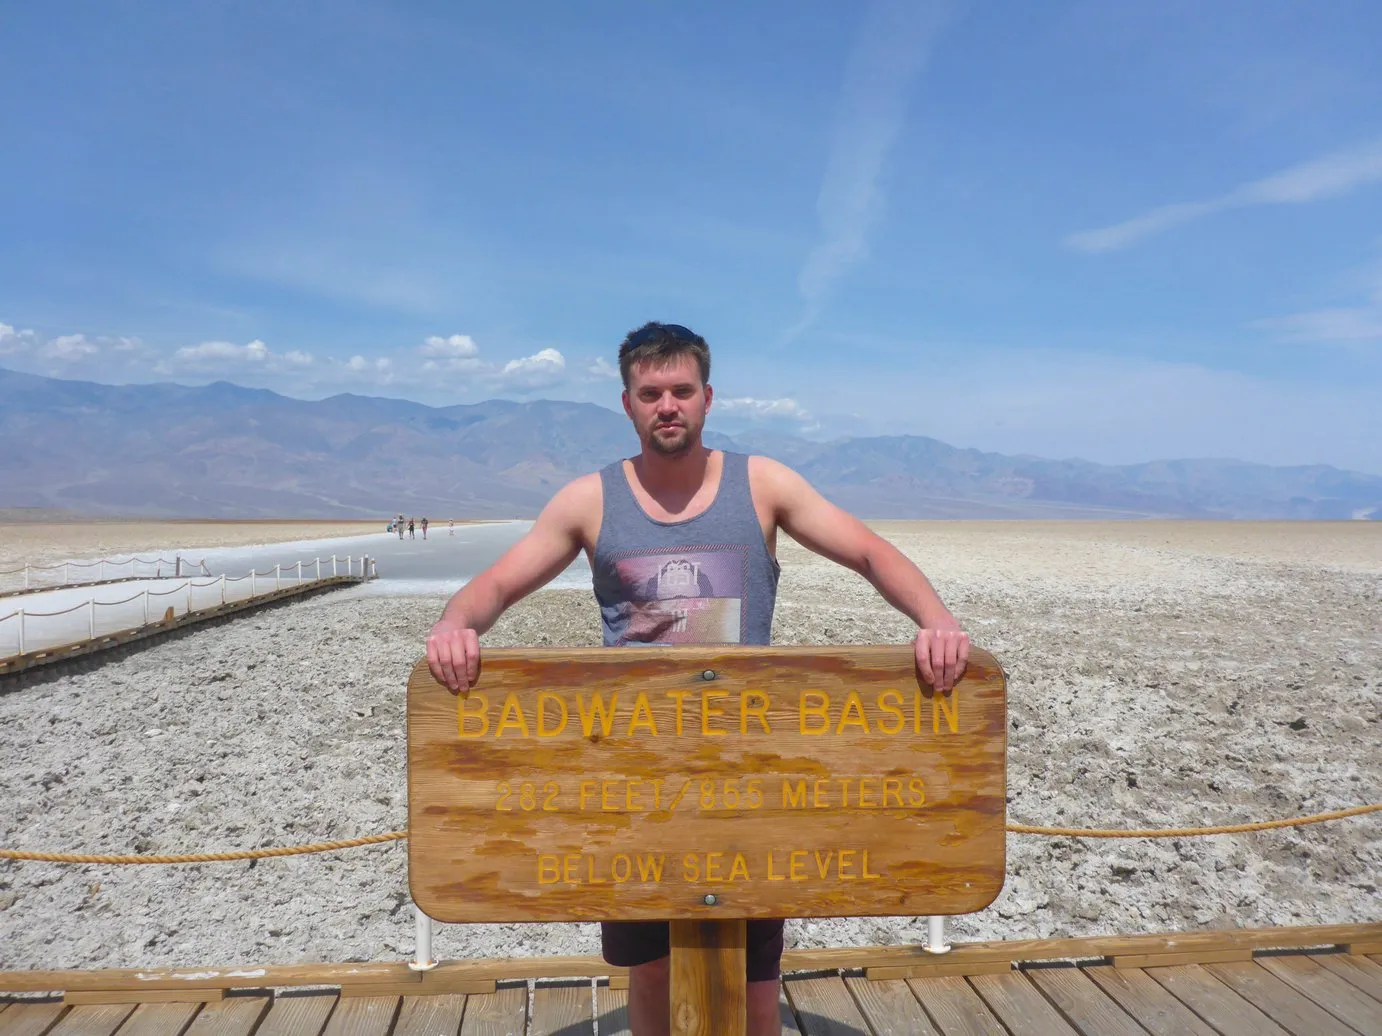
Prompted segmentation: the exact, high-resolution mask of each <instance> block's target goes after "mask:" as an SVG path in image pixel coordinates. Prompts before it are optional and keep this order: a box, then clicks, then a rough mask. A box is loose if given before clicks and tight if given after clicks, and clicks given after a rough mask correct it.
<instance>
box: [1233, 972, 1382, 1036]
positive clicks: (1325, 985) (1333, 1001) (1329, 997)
mask: <svg viewBox="0 0 1382 1036" xmlns="http://www.w3.org/2000/svg"><path fill="white" fill-rule="evenodd" d="M1257 963H1258V964H1260V965H1262V967H1264V968H1266V969H1267V970H1268V971H1270V972H1271V973H1272V974H1273V975H1275V976H1276V977H1277V978H1279V979H1281V980H1282V981H1283V982H1285V983H1286V984H1287V985H1288V986H1290V987H1291V988H1293V989H1295V990H1296V991H1297V992H1298V993H1303V994H1304V995H1305V996H1307V997H1309V998H1310V999H1311V1000H1313V1001H1315V1003H1317V1004H1319V1005H1320V1006H1321V1007H1323V1008H1324V1009H1325V1010H1326V1011H1328V1012H1329V1013H1330V1014H1332V1015H1334V1017H1336V1018H1340V1019H1342V1020H1343V1021H1345V1022H1347V1023H1348V1024H1349V1025H1351V1026H1353V1027H1354V1028H1355V1029H1357V1030H1358V1031H1359V1032H1360V1033H1363V1034H1364V1036H1382V1004H1379V1003H1378V1002H1377V1001H1376V1000H1374V999H1373V998H1372V997H1370V996H1368V995H1367V994H1366V993H1364V992H1362V991H1361V990H1359V989H1358V988H1357V987H1356V986H1353V985H1351V984H1350V983H1348V982H1345V981H1344V980H1343V979H1341V978H1340V977H1339V976H1338V975H1335V974H1334V973H1333V972H1331V971H1327V970H1326V969H1324V968H1322V967H1320V966H1319V965H1318V964H1316V963H1315V962H1314V961H1313V960H1311V959H1310V958H1309V957H1305V956H1291V957H1259V958H1258V959H1257Z"/></svg>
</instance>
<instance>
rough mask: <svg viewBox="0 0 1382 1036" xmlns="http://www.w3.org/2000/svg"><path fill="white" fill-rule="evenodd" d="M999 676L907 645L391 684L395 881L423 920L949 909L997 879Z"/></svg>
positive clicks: (423, 672) (508, 657)
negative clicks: (930, 664) (398, 806)
mask: <svg viewBox="0 0 1382 1036" xmlns="http://www.w3.org/2000/svg"><path fill="white" fill-rule="evenodd" d="M1006 727H1007V719H1006V702H1005V684H1004V678H1003V673H1002V670H1001V669H1000V667H999V666H998V664H997V662H996V661H995V660H994V659H993V657H992V656H991V655H989V654H988V653H987V652H984V651H981V650H977V649H976V650H975V651H974V652H973V654H972V655H971V657H970V662H969V668H968V670H967V671H966V673H965V676H964V679H963V680H962V681H961V682H960V684H959V685H958V686H957V687H956V688H955V689H954V690H953V691H951V692H950V693H949V694H945V695H942V694H937V693H935V692H933V691H932V690H931V689H930V688H929V687H927V686H924V685H922V684H921V683H920V682H919V678H918V676H917V672H916V667H915V663H914V660H913V653H912V648H911V647H910V646H909V645H903V646H895V647H894V646H888V647H839V648H767V647H719V646H708V647H705V648H687V647H679V648H621V649H603V648H595V649H570V650H567V649H550V648H548V649H533V650H525V651H517V650H493V651H489V652H487V653H486V654H485V655H484V659H483V670H482V672H481V676H480V679H479V681H478V682H477V684H476V686H475V687H473V688H472V689H471V690H470V692H469V693H468V694H467V695H466V696H464V697H458V696H457V695H453V694H451V693H450V692H449V691H448V690H447V689H446V688H445V687H442V686H441V685H440V684H438V683H436V682H435V681H434V680H433V679H432V677H431V674H430V673H429V672H428V670H427V665H426V663H425V662H422V663H419V664H418V666H417V667H416V668H415V669H414V671H413V674H412V678H411V680H410V681H409V685H408V786H409V790H408V814H409V848H408V851H409V873H410V882H411V885H412V893H413V899H414V901H415V902H416V903H417V904H418V905H419V906H420V907H421V908H422V909H423V911H424V912H426V913H427V914H428V915H430V916H431V917H433V918H435V919H437V920H439V921H453V922H478V921H569V920H580V921H593V920H640V919H685V918H702V919H713V918H740V917H747V918H754V917H829V916H854V915H875V914H902V915H919V914H958V913H968V912H971V911H974V910H979V909H982V908H983V907H985V906H987V905H988V904H989V903H990V902H992V901H993V899H994V898H995V897H996V896H997V895H998V892H999V891H1000V889H1001V888H1002V885H1003V873H1004V822H1005V819H1006V814H1005V771H1004V764H1005V754H1006Z"/></svg>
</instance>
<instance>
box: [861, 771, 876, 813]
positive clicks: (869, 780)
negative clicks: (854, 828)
mask: <svg viewBox="0 0 1382 1036" xmlns="http://www.w3.org/2000/svg"><path fill="white" fill-rule="evenodd" d="M877 779H878V778H876V777H860V778H859V808H860V809H873V808H875V807H876V806H877V805H878V803H877V802H876V801H874V798H873V791H872V789H871V787H870V785H872V784H873V782H874V781H876V780H877Z"/></svg>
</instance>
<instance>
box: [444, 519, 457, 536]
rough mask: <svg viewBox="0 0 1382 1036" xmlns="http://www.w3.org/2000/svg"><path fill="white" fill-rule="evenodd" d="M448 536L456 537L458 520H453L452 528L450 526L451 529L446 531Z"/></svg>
mask: <svg viewBox="0 0 1382 1036" xmlns="http://www.w3.org/2000/svg"><path fill="white" fill-rule="evenodd" d="M446 535H448V536H454V535H456V519H455V518H452V519H451V526H450V528H448V529H447V530H446Z"/></svg>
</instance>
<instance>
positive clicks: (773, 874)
mask: <svg viewBox="0 0 1382 1036" xmlns="http://www.w3.org/2000/svg"><path fill="white" fill-rule="evenodd" d="M768 880H769V881H786V880H787V875H785V874H778V873H777V871H775V870H773V852H772V850H771V849H769V850H768Z"/></svg>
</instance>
